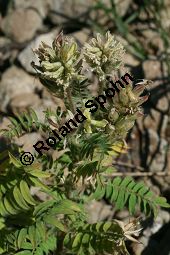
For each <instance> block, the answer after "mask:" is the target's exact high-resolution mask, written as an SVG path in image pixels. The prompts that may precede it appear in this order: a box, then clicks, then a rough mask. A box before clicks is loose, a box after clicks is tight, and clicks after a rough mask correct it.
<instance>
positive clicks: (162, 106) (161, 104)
mask: <svg viewBox="0 0 170 255" xmlns="http://www.w3.org/2000/svg"><path fill="white" fill-rule="evenodd" d="M156 107H157V108H158V109H159V110H161V111H165V112H166V111H168V109H169V101H168V98H167V97H161V98H160V99H159V100H158V103H157V106H156Z"/></svg>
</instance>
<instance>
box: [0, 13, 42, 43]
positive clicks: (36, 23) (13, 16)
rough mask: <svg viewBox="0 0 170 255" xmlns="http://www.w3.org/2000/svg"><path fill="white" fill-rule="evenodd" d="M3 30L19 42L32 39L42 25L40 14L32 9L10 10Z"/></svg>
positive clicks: (3, 22) (4, 21)
mask: <svg viewBox="0 0 170 255" xmlns="http://www.w3.org/2000/svg"><path fill="white" fill-rule="evenodd" d="M1 26H2V27H1V29H2V31H3V32H4V33H5V34H6V35H7V36H8V37H9V38H11V39H12V40H14V41H15V42H17V43H23V42H26V41H29V40H31V39H32V38H33V37H34V35H35V33H36V31H37V30H38V29H40V28H41V26H42V19H41V17H40V15H39V14H38V13H37V12H36V11H35V10H32V9H26V10H24V9H17V10H14V11H12V12H10V13H9V14H8V15H7V16H6V17H5V18H4V19H3V20H2V25H1Z"/></svg>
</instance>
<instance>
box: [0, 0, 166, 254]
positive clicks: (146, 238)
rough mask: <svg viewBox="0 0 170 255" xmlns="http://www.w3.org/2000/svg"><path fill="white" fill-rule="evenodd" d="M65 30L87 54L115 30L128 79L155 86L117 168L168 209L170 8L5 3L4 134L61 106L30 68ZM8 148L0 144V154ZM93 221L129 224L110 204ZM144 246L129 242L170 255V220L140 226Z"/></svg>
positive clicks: (97, 209) (26, 138)
mask: <svg viewBox="0 0 170 255" xmlns="http://www.w3.org/2000/svg"><path fill="white" fill-rule="evenodd" d="M61 30H63V31H64V33H65V34H68V35H71V36H73V37H74V38H75V39H76V41H77V42H78V44H79V45H80V46H81V45H83V44H84V42H86V41H87V40H88V39H90V38H91V37H92V36H93V35H94V34H95V33H96V32H100V33H105V32H106V31H107V30H110V31H111V33H112V34H114V35H115V37H116V38H117V39H118V40H119V41H121V42H122V44H123V45H124V46H125V48H126V55H125V67H124V69H123V73H124V72H125V71H128V72H130V73H131V74H132V75H133V76H134V77H135V79H136V82H140V81H141V80H140V79H147V80H152V81H153V83H152V84H150V85H149V86H148V93H150V97H149V100H148V101H147V102H146V103H145V104H144V106H143V107H144V116H143V117H142V118H140V119H139V120H138V121H137V123H136V125H135V127H134V128H133V129H132V131H131V132H130V134H129V135H128V138H127V141H128V145H129V147H130V149H129V152H128V154H127V155H125V156H121V157H120V158H118V159H117V160H116V161H115V162H114V165H115V167H116V168H117V171H118V174H119V175H124V174H125V175H131V176H133V177H134V178H135V179H136V180H143V181H144V182H145V183H146V184H147V185H148V186H149V187H151V188H152V190H153V191H154V192H155V193H156V194H162V195H163V196H165V197H166V198H167V199H168V201H170V150H169V142H170V107H169V105H170V104H169V102H170V0H163V1H162V0H143V1H140V0H96V1H95V0H86V1H85V0H0V129H3V128H6V127H7V125H8V124H9V119H8V118H9V116H15V114H16V113H18V112H22V111H23V110H25V109H27V108H29V107H30V106H31V107H32V108H33V109H34V110H35V111H36V112H37V113H38V116H39V117H40V119H41V118H43V110H45V109H46V108H47V107H48V108H51V109H52V110H55V109H56V105H62V102H61V101H60V100H59V99H56V98H54V97H52V96H51V95H50V94H49V93H48V92H47V91H46V90H45V89H44V88H43V87H42V85H41V84H40V82H39V80H38V79H37V77H36V73H35V71H34V69H33V68H32V67H31V65H30V63H31V61H32V60H33V61H35V62H37V59H36V57H35V55H34V53H33V51H32V49H35V48H37V47H38V45H39V43H40V42H41V41H44V42H46V43H47V44H51V42H52V40H53V39H54V38H55V36H56V35H57V34H58V33H59V32H60V31H61ZM37 140H41V135H40V134H38V133H36V132H32V133H30V134H25V135H23V136H22V137H20V138H19V139H16V143H17V144H18V145H23V146H24V149H25V150H27V151H32V149H33V148H32V144H34V143H35V141H37ZM2 147H3V140H0V149H2ZM88 210H89V213H90V221H91V222H95V221H96V220H105V219H111V218H113V217H114V218H117V219H120V220H125V219H127V218H128V217H129V214H128V212H127V211H126V210H124V211H121V212H115V210H114V207H112V206H111V205H109V204H106V202H105V201H101V202H93V203H91V204H90V205H89V207H88ZM142 227H143V231H142V233H141V236H140V237H139V241H140V242H141V244H134V243H131V242H129V243H128V249H129V251H130V253H131V254H132V255H160V254H161V255H170V213H169V211H168V210H163V209H162V210H161V211H160V213H159V215H158V217H157V219H156V220H155V221H153V219H147V220H143V221H142Z"/></svg>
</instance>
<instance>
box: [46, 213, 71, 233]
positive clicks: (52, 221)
mask: <svg viewBox="0 0 170 255" xmlns="http://www.w3.org/2000/svg"><path fill="white" fill-rule="evenodd" d="M44 220H45V222H46V223H47V224H51V225H52V226H55V227H56V228H58V229H60V230H61V231H63V232H67V229H66V227H65V226H64V225H63V224H62V223H61V222H60V221H59V220H58V219H56V217H52V216H51V215H49V216H46V217H44Z"/></svg>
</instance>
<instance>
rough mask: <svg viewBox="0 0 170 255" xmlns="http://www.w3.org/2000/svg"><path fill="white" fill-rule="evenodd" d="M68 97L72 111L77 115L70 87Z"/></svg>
mask: <svg viewBox="0 0 170 255" xmlns="http://www.w3.org/2000/svg"><path fill="white" fill-rule="evenodd" d="M66 95H67V102H68V103H69V107H70V110H71V111H72V113H75V112H76V110H75V106H74V103H73V100H72V95H71V90H70V87H68V88H67V89H66Z"/></svg>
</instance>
